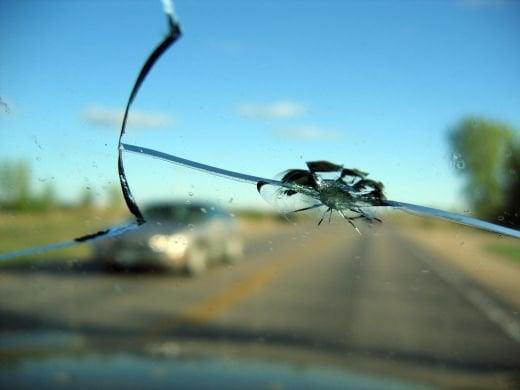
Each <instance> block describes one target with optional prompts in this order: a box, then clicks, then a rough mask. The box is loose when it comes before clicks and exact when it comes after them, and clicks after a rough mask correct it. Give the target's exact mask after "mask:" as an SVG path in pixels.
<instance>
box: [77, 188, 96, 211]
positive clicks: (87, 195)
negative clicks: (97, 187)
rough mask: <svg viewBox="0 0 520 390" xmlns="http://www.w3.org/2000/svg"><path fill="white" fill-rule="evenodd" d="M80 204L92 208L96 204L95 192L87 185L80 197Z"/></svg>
mask: <svg viewBox="0 0 520 390" xmlns="http://www.w3.org/2000/svg"><path fill="white" fill-rule="evenodd" d="M79 205H80V206H81V207H86V208H91V207H92V206H93V205H94V194H93V190H92V188H90V187H85V188H83V190H82V191H81V195H80V198H79Z"/></svg>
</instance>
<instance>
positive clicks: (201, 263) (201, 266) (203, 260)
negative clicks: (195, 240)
mask: <svg viewBox="0 0 520 390" xmlns="http://www.w3.org/2000/svg"><path fill="white" fill-rule="evenodd" d="M207 263H208V252H207V250H206V249H205V248H203V247H201V246H194V247H192V248H191V250H190V252H189V256H188V261H187V263H186V270H187V271H188V274H189V275H191V276H196V275H199V274H201V273H202V272H204V271H205V270H206V268H207V265H208V264H207Z"/></svg>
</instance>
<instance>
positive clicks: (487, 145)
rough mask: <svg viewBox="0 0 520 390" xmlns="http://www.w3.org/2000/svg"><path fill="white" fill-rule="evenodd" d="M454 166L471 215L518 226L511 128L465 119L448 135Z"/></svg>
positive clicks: (516, 156) (518, 146)
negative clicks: (463, 182)
mask: <svg viewBox="0 0 520 390" xmlns="http://www.w3.org/2000/svg"><path fill="white" fill-rule="evenodd" d="M449 143H450V147H451V152H452V158H453V163H454V164H453V165H454V167H455V169H456V171H457V172H458V173H459V174H460V176H462V177H463V178H464V180H465V187H464V194H465V196H466V198H467V200H468V201H469V204H470V206H471V209H472V211H473V213H474V214H475V215H476V216H478V217H480V218H483V219H485V220H488V221H491V222H498V223H499V224H502V225H507V226H510V227H513V228H519V227H520V216H519V214H520V137H519V133H518V131H517V130H515V129H513V128H512V127H511V126H510V125H508V124H506V123H504V122H500V121H496V120H491V119H487V118H482V117H468V118H465V119H463V120H461V121H460V122H459V123H457V124H456V125H455V126H454V127H453V128H452V129H451V130H450V132H449Z"/></svg>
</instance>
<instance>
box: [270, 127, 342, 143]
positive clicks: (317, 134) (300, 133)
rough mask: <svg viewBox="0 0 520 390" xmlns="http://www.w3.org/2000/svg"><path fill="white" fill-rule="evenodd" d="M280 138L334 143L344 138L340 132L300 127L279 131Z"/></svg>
mask: <svg viewBox="0 0 520 390" xmlns="http://www.w3.org/2000/svg"><path fill="white" fill-rule="evenodd" d="M276 134H277V135H278V136H279V137H280V138H284V139H292V140H303V141H333V140H338V139H340V138H342V137H343V134H342V133H340V132H339V131H335V130H328V129H322V128H320V127H318V126H299V127H291V128H287V129H282V130H278V131H277V132H276Z"/></svg>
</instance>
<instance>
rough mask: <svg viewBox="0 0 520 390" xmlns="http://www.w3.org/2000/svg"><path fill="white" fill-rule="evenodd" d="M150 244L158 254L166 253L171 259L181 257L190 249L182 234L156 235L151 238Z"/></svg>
mask: <svg viewBox="0 0 520 390" xmlns="http://www.w3.org/2000/svg"><path fill="white" fill-rule="evenodd" d="M148 244H149V245H150V248H152V250H154V251H156V252H164V253H166V254H167V255H168V256H170V257H181V256H183V255H184V253H185V252H186V248H187V247H188V239H187V237H186V236H184V235H182V234H172V235H165V234H155V235H153V236H152V237H150V239H149V240H148Z"/></svg>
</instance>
